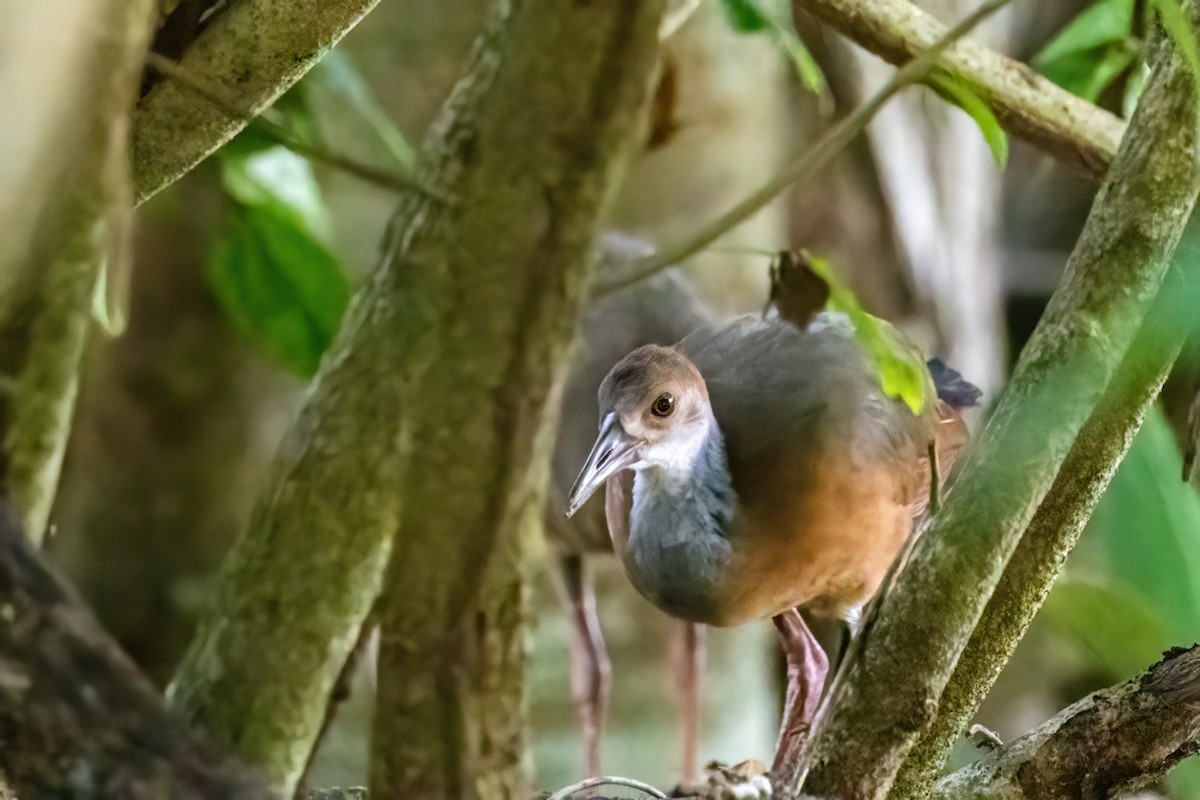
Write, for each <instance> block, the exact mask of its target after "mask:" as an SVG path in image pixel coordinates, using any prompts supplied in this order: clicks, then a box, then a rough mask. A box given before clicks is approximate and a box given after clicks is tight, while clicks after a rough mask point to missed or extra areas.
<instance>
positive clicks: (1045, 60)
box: [1033, 0, 1142, 102]
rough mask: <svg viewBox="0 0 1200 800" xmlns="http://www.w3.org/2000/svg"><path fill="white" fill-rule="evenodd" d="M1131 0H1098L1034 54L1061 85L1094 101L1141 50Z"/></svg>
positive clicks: (1044, 71) (1035, 61)
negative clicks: (1135, 33)
mask: <svg viewBox="0 0 1200 800" xmlns="http://www.w3.org/2000/svg"><path fill="white" fill-rule="evenodd" d="M1133 10H1134V0H1099V2H1097V3H1094V4H1092V5H1091V6H1089V7H1088V8H1086V9H1084V11H1083V12H1081V13H1080V14H1079V15H1078V16H1077V17H1075V18H1074V19H1073V20H1071V22H1069V23H1068V24H1067V26H1066V27H1065V28H1063V29H1062V31H1060V32H1059V34H1058V35H1057V36H1055V37H1054V38H1053V39H1051V40H1050V41H1049V42H1048V43H1047V44H1046V46H1045V47H1044V48H1042V50H1041V52H1039V53H1038V54H1037V55H1036V56H1034V58H1033V66H1034V67H1035V68H1036V69H1037V70H1038V71H1040V72H1041V73H1042V74H1043V75H1045V76H1046V77H1047V78H1049V79H1050V80H1052V81H1054V82H1055V83H1057V84H1058V85H1059V86H1061V87H1062V88H1064V89H1066V90H1067V91H1069V92H1071V93H1072V94H1076V95H1079V96H1080V97H1082V98H1084V99H1085V100H1090V101H1092V102H1095V101H1096V100H1097V99H1099V97H1100V95H1101V94H1102V93H1103V92H1104V90H1105V89H1107V88H1108V87H1109V86H1110V85H1112V83H1113V81H1115V80H1116V79H1117V78H1119V77H1120V76H1121V75H1122V74H1123V73H1124V72H1125V71H1126V70H1127V69H1128V68H1129V67H1130V66H1131V65H1132V64H1133V63H1134V61H1135V60H1139V59H1140V57H1141V53H1142V42H1141V40H1140V39H1138V38H1137V37H1135V36H1134V35H1133V23H1134V15H1133Z"/></svg>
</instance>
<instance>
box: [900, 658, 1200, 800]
mask: <svg viewBox="0 0 1200 800" xmlns="http://www.w3.org/2000/svg"><path fill="white" fill-rule="evenodd" d="M1198 738H1200V646H1193V647H1192V648H1191V649H1188V650H1184V649H1182V648H1177V649H1175V650H1172V651H1170V652H1168V653H1167V654H1166V655H1165V657H1164V658H1163V660H1162V661H1160V662H1159V663H1157V664H1155V665H1154V666H1153V667H1151V668H1150V670H1149V671H1148V672H1146V673H1145V674H1143V675H1140V676H1138V677H1136V678H1134V679H1133V680H1129V681H1126V682H1125V683H1122V684H1118V685H1116V686H1112V687H1110V688H1108V689H1103V690H1101V691H1099V692H1094V693H1092V694H1090V695H1088V696H1087V697H1086V698H1084V699H1083V700H1080V701H1079V702H1078V703H1075V704H1074V705H1072V706H1070V707H1069V708H1066V709H1064V710H1063V711H1062V712H1060V713H1059V714H1058V715H1056V716H1055V717H1054V718H1053V719H1051V720H1049V721H1048V722H1045V723H1043V724H1042V725H1039V726H1038V727H1037V728H1036V729H1035V730H1033V731H1031V732H1030V733H1028V734H1026V735H1025V736H1023V737H1021V738H1020V739H1016V740H1014V741H1012V742H1010V743H1009V744H1007V745H1003V746H1000V747H997V748H995V749H994V750H992V752H990V753H989V754H988V755H986V756H984V757H983V758H981V759H980V760H979V761H977V762H975V763H974V764H971V765H969V766H967V767H964V768H962V769H961V770H959V771H958V772H955V773H953V774H951V775H948V776H947V777H945V778H943V779H942V780H941V781H939V782H938V784H937V787H936V788H935V789H934V791H933V794H932V797H933V798H934V800H958V799H959V798H964V797H971V798H977V800H987V799H989V798H994V799H995V800H999V798H1005V800H1051V798H1060V797H1119V796H1125V793H1126V792H1130V791H1136V790H1137V789H1140V788H1143V787H1145V786H1146V785H1148V784H1150V783H1152V782H1153V781H1155V780H1157V779H1159V778H1161V777H1162V776H1163V775H1164V774H1166V772H1167V770H1168V769H1170V768H1171V767H1172V766H1174V765H1175V764H1176V763H1177V762H1179V761H1181V760H1182V759H1183V758H1185V757H1186V756H1188V755H1190V754H1192V753H1194V752H1195V751H1196V750H1197V749H1198V748H1200V740H1198ZM906 796H910V795H906ZM911 796H916V795H911ZM920 796H926V797H928V796H930V795H925V794H923V795H920Z"/></svg>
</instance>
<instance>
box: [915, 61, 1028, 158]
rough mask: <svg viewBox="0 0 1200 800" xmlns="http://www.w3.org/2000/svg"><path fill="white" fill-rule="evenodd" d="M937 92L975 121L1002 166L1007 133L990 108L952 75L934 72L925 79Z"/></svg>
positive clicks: (1006, 151)
mask: <svg viewBox="0 0 1200 800" xmlns="http://www.w3.org/2000/svg"><path fill="white" fill-rule="evenodd" d="M926 80H927V82H928V83H929V84H931V85H932V86H933V88H934V89H936V90H937V91H938V92H940V93H941V94H943V95H944V96H946V97H948V98H950V100H951V101H953V103H954V104H955V105H956V106H958V107H959V108H961V109H962V110H963V111H965V112H966V113H967V116H969V117H970V118H971V119H973V120H974V121H975V125H976V127H978V128H979V132H980V133H981V134H983V140H984V141H985V142H987V146H988V149H990V150H991V151H992V158H994V159H995V160H996V163H997V164H999V165H1000V166H1001V167H1003V166H1004V165H1005V164H1007V163H1008V134H1006V133H1005V132H1004V129H1003V128H1001V127H1000V121H999V120H998V119H996V115H995V114H993V113H992V109H991V108H989V107H988V104H987V103H985V102H984V101H983V98H981V97H980V96H979V95H978V94H976V93H975V91H974V90H973V89H972V88H971V87H970V86H968V85H967V84H966V83H964V82H962V81H961V80H958V79H957V78H955V77H954V76H950V75H943V74H934V75H931V76H930V77H929V78H927V79H926Z"/></svg>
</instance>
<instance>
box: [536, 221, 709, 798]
mask: <svg viewBox="0 0 1200 800" xmlns="http://www.w3.org/2000/svg"><path fill="white" fill-rule="evenodd" d="M653 252H654V248H653V246H652V245H651V244H649V243H648V242H646V241H644V240H642V239H640V238H637V237H634V236H630V235H628V234H624V233H620V232H609V233H607V234H605V235H604V236H603V237H601V241H600V246H599V248H598V253H599V257H598V261H599V263H598V264H597V267H596V272H597V273H598V274H599V276H600V278H601V279H604V280H614V279H619V278H620V277H621V276H622V275H623V274H624V272H626V271H628V270H629V269H631V268H632V266H633V265H634V264H635V263H636V261H637V259H639V258H643V257H645V256H647V255H651V254H652V253H653ZM713 319H714V315H713V313H712V311H710V310H709V309H708V308H707V307H706V306H705V304H704V303H703V302H701V300H700V299H699V298H698V297H697V295H696V294H695V293H694V292H693V291H692V289H691V287H690V286H689V285H688V283H687V282H686V280H685V279H684V278H683V276H681V275H680V274H678V272H677V271H674V270H668V271H666V272H663V273H660V274H658V275H655V276H654V277H652V278H650V279H649V280H647V281H643V282H641V283H639V284H637V285H635V286H627V287H625V288H622V289H619V290H616V291H612V292H608V293H604V294H600V293H596V294H595V296H593V297H592V298H591V299H590V300H589V301H588V302H587V304H586V307H585V309H584V311H583V313H582V315H581V321H580V324H579V330H578V333H577V336H576V342H577V345H576V349H575V353H574V356H573V358H572V360H571V366H570V368H569V372H568V376H567V380H566V383H565V386H564V389H563V396H562V400H561V404H560V422H559V429H558V435H557V438H556V440H555V444H554V450H553V455H552V457H551V458H552V461H551V464H552V468H551V482H550V487H549V491H548V498H547V503H546V506H545V514H544V525H545V531H546V535H547V540H548V543H549V545H550V552H551V563H552V565H553V571H554V572H556V573H557V576H558V581H557V583H558V584H559V586H560V587H561V588H562V590H563V591H562V593H563V595H564V599H565V602H566V606H567V613H568V615H569V618H570V622H571V643H570V662H571V667H570V670H571V694H572V699H573V701H574V704H575V707H576V713H577V716H578V719H579V725H580V728H581V731H582V737H583V745H584V767H585V769H586V771H587V773H588V775H591V776H595V775H599V774H600V767H601V743H602V739H603V734H604V728H605V720H606V717H607V711H608V696H609V687H610V683H611V663H610V659H609V655H608V651H607V646H606V645H605V642H604V636H603V633H602V630H601V626H600V620H599V618H598V614H597V611H596V599H595V590H594V587H593V581H592V571H591V569H590V565H589V563H588V562H589V560H590V559H591V558H592V557H594V556H597V555H601V556H606V557H611V554H612V549H613V548H612V541H611V539H610V537H609V534H608V528H607V524H606V522H605V514H604V507H603V504H602V503H600V502H594V503H590V504H587V505H586V506H584V507H583V508H582V509H580V510H578V513H576V514H574V515H573V516H572V517H571V518H569V519H568V518H567V516H566V515H565V514H564V513H563V510H564V508H565V507H566V498H567V495H568V493H569V491H570V489H571V481H572V478H573V477H574V474H575V473H574V470H575V467H577V466H578V464H579V463H580V462H581V461H582V460H583V459H584V458H585V457H586V456H587V454H588V451H589V450H590V449H591V446H592V440H593V439H594V437H595V419H596V411H597V406H596V385H597V384H598V383H599V382H600V381H601V380H602V379H603V378H604V376H605V374H606V373H607V372H608V370H609V368H610V367H611V365H612V364H613V362H614V361H616V360H618V359H619V358H621V357H622V356H624V355H625V354H626V353H628V352H629V351H630V350H633V349H634V348H636V347H639V346H641V345H645V344H664V345H665V344H672V343H674V342H678V341H679V340H680V339H682V338H683V337H684V336H686V335H687V334H689V333H691V332H692V331H693V330H695V329H697V328H699V327H701V326H703V325H705V324H708V323H711V322H712V321H713ZM683 642H684V648H683V655H682V659H681V661H680V665H679V666H680V671H681V675H680V681H679V684H680V686H681V701H682V702H681V705H682V714H683V746H682V750H683V773H684V775H685V776H688V777H691V776H693V775H695V773H696V772H697V769H696V751H697V738H698V726H699V721H698V713H699V712H698V707H697V706H698V700H699V679H700V672H701V670H702V662H703V659H704V650H703V643H704V631H703V627H702V626H700V625H696V624H692V623H685V624H684V628H683Z"/></svg>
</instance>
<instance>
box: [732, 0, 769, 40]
mask: <svg viewBox="0 0 1200 800" xmlns="http://www.w3.org/2000/svg"><path fill="white" fill-rule="evenodd" d="M720 1H721V8H723V9H724V10H725V18H726V19H728V20H729V24H730V26H732V27H733V29H734V30H735V31H738V32H739V33H760V32H762V31H765V30H768V29H770V27H771V18H770V17H769V16H768V15H767V14H766V13H764V12H763V10H762V9H761V8H759V6H758V4H757V3H756V2H755V1H754V0H720Z"/></svg>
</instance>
